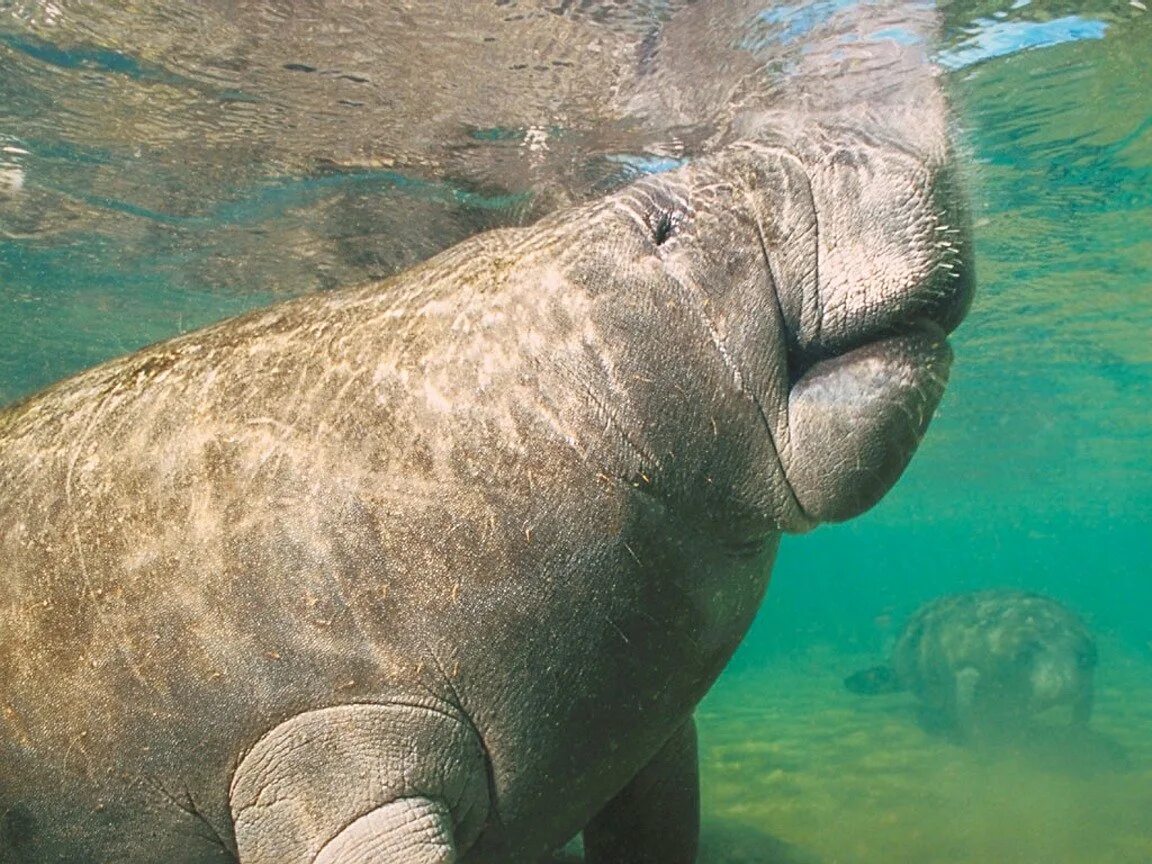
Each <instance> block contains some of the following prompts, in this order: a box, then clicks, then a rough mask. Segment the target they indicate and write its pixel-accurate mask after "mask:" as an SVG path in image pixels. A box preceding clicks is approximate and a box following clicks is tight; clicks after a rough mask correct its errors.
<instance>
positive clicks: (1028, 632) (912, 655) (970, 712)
mask: <svg viewBox="0 0 1152 864" xmlns="http://www.w3.org/2000/svg"><path fill="white" fill-rule="evenodd" d="M1096 661H1097V651H1096V642H1095V639H1094V638H1093V636H1092V634H1091V632H1089V630H1088V628H1087V627H1086V626H1085V625H1084V622H1083V621H1082V620H1081V619H1080V617H1079V616H1078V615H1077V614H1076V613H1075V612H1073V611H1072V610H1070V609H1068V608H1067V607H1065V606H1063V605H1062V604H1060V603H1058V602H1057V601H1055V600H1052V599H1050V598H1048V597H1044V596H1042V595H1040V594H1033V593H1029V592H1025V591H1011V590H987V591H976V592H971V593H966V594H955V595H951V596H947V597H940V598H938V599H936V600H933V601H931V602H929V603H927V604H925V605H924V606H923V607H921V608H920V609H919V610H918V611H917V612H916V613H915V614H914V615H912V617H911V618H909V619H908V622H907V623H906V624H905V625H904V627H903V629H902V630H901V631H900V635H899V636H898V637H897V639H896V644H895V647H894V649H893V652H892V661H891V665H889V666H877V667H874V668H871V669H864V670H862V671H860V672H856V673H855V674H853V675H850V676H849V677H848V678H847V679H845V682H844V683H845V686H847V688H848V689H849V690H851V691H852V692H854V693H861V694H869V695H874V694H878V693H894V692H898V691H901V690H909V691H911V692H912V693H913V694H914V695H915V696H916V698H917V699H918V700H920V703H921V704H922V706H923V709H924V712H925V714H924V717H925V720H926V721H927V722H928V723H929V724H931V725H936V726H939V727H940V728H942V729H944V730H947V731H951V732H956V733H959V734H960V735H962V736H968V735H971V734H972V733H974V732H977V731H981V730H982V728H983V729H995V727H997V726H1001V725H1003V724H1004V723H1008V724H1010V726H1011V725H1018V724H1019V723H1020V722H1021V720H1023V719H1024V718H1027V717H1028V716H1029V715H1032V714H1035V713H1037V712H1040V711H1044V710H1046V709H1048V708H1052V707H1055V706H1061V705H1062V706H1066V707H1068V708H1069V709H1070V711H1071V719H1072V722H1073V724H1076V725H1084V724H1087V722H1088V720H1089V717H1090V715H1091V713H1092V702H1093V676H1094V673H1095V669H1096Z"/></svg>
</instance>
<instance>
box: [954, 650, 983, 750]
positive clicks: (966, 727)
mask: <svg viewBox="0 0 1152 864" xmlns="http://www.w3.org/2000/svg"><path fill="white" fill-rule="evenodd" d="M979 683H980V673H979V672H978V671H977V670H976V669H973V668H972V667H971V666H968V667H965V668H964V669H961V670H960V671H959V672H957V673H956V682H955V687H956V689H955V692H954V693H953V696H952V699H953V703H952V715H953V719H954V722H955V726H956V731H957V732H958V733H959V734H960V735H961V736H963V737H966V738H967V737H970V736H971V735H972V734H973V733H974V732H975V731H976V710H975V709H976V687H977V686H978V685H979Z"/></svg>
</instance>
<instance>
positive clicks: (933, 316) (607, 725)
mask: <svg viewBox="0 0 1152 864" xmlns="http://www.w3.org/2000/svg"><path fill="white" fill-rule="evenodd" d="M893 44H897V43H893ZM898 47H901V48H902V47H903V43H902V42H901V43H899V46H898ZM849 50H850V51H854V50H857V47H856V43H854V44H853V45H852V46H850V48H849ZM851 65H852V66H853V68H858V66H857V64H851ZM927 68H928V67H925V69H927ZM477 74H479V73H477ZM896 80H898V81H899V80H903V79H902V78H898V79H896ZM916 80H917V81H919V82H920V83H921V84H924V86H927V87H928V89H927V90H926V91H925V90H923V89H915V90H914V94H915V97H916V98H915V99H913V100H912V102H909V103H906V104H902V108H901V110H900V111H897V110H896V109H895V108H893V107H892V104H890V103H887V102H885V101H883V99H881V98H879V97H878V98H877V101H875V102H868V101H867V99H865V101H864V102H860V103H859V104H857V103H852V104H857V108H856V109H854V110H853V111H852V112H849V113H846V114H841V113H828V112H825V111H822V110H816V108H815V107H814V106H813V105H812V104H810V103H805V102H803V101H796V102H794V103H789V104H791V105H792V107H788V105H779V104H778V105H774V106H764V105H754V106H751V107H748V110H746V111H744V112H742V113H741V114H740V116H739V118H735V119H738V121H739V122H735V120H734V123H733V125H732V127H731V128H732V129H733V130H735V131H734V132H733V135H732V137H731V139H730V140H725V141H724V142H723V143H722V145H719V146H717V147H716V148H715V149H714V150H710V151H709V152H706V153H703V154H702V155H700V156H699V157H698V158H693V159H691V160H689V161H688V162H687V164H684V165H683V166H681V167H679V168H677V169H676V170H673V171H668V172H666V173H662V174H658V175H653V176H647V177H643V178H641V179H639V180H638V181H636V182H634V183H632V184H631V185H628V186H625V187H624V188H622V189H620V190H618V191H616V192H613V193H612V194H608V195H605V196H603V197H600V198H597V199H595V200H591V201H588V202H585V203H582V204H579V205H576V206H571V207H564V208H561V209H558V210H556V211H554V212H552V213H550V214H549V215H547V216H545V217H544V218H542V219H541V220H540V221H538V222H536V223H535V224H533V225H530V226H524V227H514V228H505V229H500V230H495V231H492V232H488V233H483V234H479V235H476V236H474V237H471V238H469V239H466V240H464V241H463V242H461V243H460V244H458V245H456V246H453V247H452V248H450V249H448V250H446V251H444V252H442V253H441V254H439V255H437V256H435V257H433V258H431V259H429V260H427V261H425V262H423V263H421V264H418V265H416V266H415V267H413V268H411V269H409V270H406V271H404V272H402V273H400V274H398V275H397V276H395V277H393V278H390V279H388V280H386V281H384V282H379V283H373V284H367V285H361V286H353V287H349V288H345V289H341V290H336V291H332V292H329V293H324V294H315V295H308V296H304V297H301V298H297V299H294V300H290V301H287V302H284V303H281V304H278V305H274V306H272V307H270V308H267V309H264V310H260V311H256V312H252V313H249V314H246V315H243V316H240V317H237V318H234V319H231V320H227V321H224V322H222V323H219V324H216V325H214V326H211V327H208V328H206V329H203V330H199V331H196V332H192V333H189V334H185V335H183V336H179V337H177V338H174V339H172V340H170V341H166V342H163V343H160V344H157V345H153V346H151V347H147V348H144V349H142V350H140V351H138V352H136V353H133V354H131V355H129V356H127V357H124V358H121V359H116V360H112V361H110V362H107V363H105V364H103V365H100V366H98V367H95V368H93V369H90V370H88V371H86V372H83V373H80V374H78V375H76V376H74V377H71V378H69V379H67V380H64V381H62V382H60V383H58V384H56V385H54V386H52V387H50V388H48V389H47V390H45V391H42V392H40V393H38V394H35V395H33V396H31V397H30V398H27V399H26V400H24V401H23V402H21V403H19V404H16V405H14V406H12V407H10V408H8V409H7V410H5V411H4V412H3V413H0V573H2V574H3V584H4V588H5V590H4V592H3V597H2V601H0V633H3V641H2V642H0V646H2V648H0V697H2V702H0V708H2V711H0V766H2V768H0V859H3V860H5V861H24V862H65V861H67V862H75V861H100V862H104V861H107V862H112V861H115V862H119V864H158V862H165V864H208V862H223V861H231V862H240V864H296V862H300V864H305V862H310V864H369V862H383V861H388V862H403V864H420V862H441V864H448V862H456V861H461V862H516V861H526V860H531V859H533V858H534V857H536V856H539V855H542V854H545V853H547V852H549V851H550V850H554V849H556V848H559V847H561V846H562V845H563V844H564V843H565V842H566V841H567V840H569V838H571V837H573V836H575V835H576V834H578V833H582V838H583V844H584V849H585V853H586V857H587V859H588V860H589V861H590V862H592V864H595V862H612V861H662V862H669V864H675V862H685V864H687V862H690V861H692V860H693V858H694V855H695V849H696V843H697V840H696V838H697V831H698V822H699V816H698V810H699V804H698V801H699V793H698V788H697V766H696V739H695V731H694V725H693V719H692V715H693V710H694V708H695V706H696V704H697V703H698V702H699V700H700V699H701V697H702V696H703V695H704V693H705V692H706V691H707V689H708V687H709V686H710V684H711V683H712V682H713V681H714V680H715V678H716V676H717V675H718V674H719V673H720V671H721V669H722V668H723V667H724V665H725V663H726V661H727V660H728V658H729V657H730V656H731V654H732V652H733V651H734V650H735V648H736V646H737V645H738V643H739V641H740V639H741V638H742V636H743V634H744V632H745V631H746V629H747V628H748V626H749V624H750V622H751V621H752V619H753V616H754V615H755V613H756V610H757V607H758V605H759V603H760V601H761V598H762V596H763V594H764V592H765V589H766V587H767V584H768V579H769V573H770V569H771V565H772V562H773V559H774V557H775V553H776V549H777V546H778V543H779V540H780V537H781V535H782V534H783V533H785V532H799V531H805V530H808V529H810V528H812V527H813V526H815V525H817V524H818V523H821V522H827V521H837V520H842V519H848V518H850V517H852V516H854V515H856V514H858V513H860V512H862V511H864V510H865V509H867V508H868V507H870V506H871V505H872V504H873V503H875V502H876V501H877V500H878V499H879V498H880V497H881V496H882V495H883V494H884V493H885V491H886V490H887V489H888V488H890V487H891V485H892V484H893V483H894V482H895V481H896V480H897V478H898V476H899V475H900V473H901V472H902V471H903V469H904V468H905V466H906V465H907V463H908V460H909V459H910V458H911V456H912V453H913V451H914V450H915V448H916V446H917V444H918V442H919V441H920V440H921V437H922V436H923V434H924V433H925V431H926V429H927V426H928V424H929V421H930V418H931V417H932V415H933V412H934V410H935V408H936V405H937V403H938V401H939V399H940V398H941V394H942V392H943V389H944V387H945V382H946V379H947V376H948V370H949V365H950V362H951V350H950V348H949V345H948V340H947V334H948V333H949V332H950V331H952V330H953V329H954V328H955V327H956V326H958V324H959V323H960V321H961V319H962V318H963V317H964V314H965V311H966V309H967V306H968V304H969V301H970V298H971V294H972V290H973V275H972V269H971V260H970V251H969V242H968V234H967V229H966V227H965V225H966V222H965V218H964V207H963V202H962V200H961V197H960V193H959V191H958V188H957V182H956V179H955V173H956V172H955V170H954V166H953V161H952V157H951V151H950V148H949V146H948V143H947V138H946V135H945V134H944V133H945V129H946V124H945V116H944V113H943V101H942V99H941V98H940V97H939V93H938V91H937V90H936V89H934V87H933V86H929V85H931V82H932V81H933V80H934V79H933V78H932V76H931V75H930V74H929V75H926V76H924V77H921V78H917V79H916ZM925 82H927V83H925ZM881 89H883V88H881ZM862 92H863V91H862ZM891 92H892V89H891V88H889V89H888V90H886V91H885V93H886V94H888V95H889V96H890V95H891ZM925 92H927V93H928V98H927V99H926V100H925V99H923V98H921V97H922V96H924V93H925ZM849 102H851V100H849ZM737 133H738V134H737Z"/></svg>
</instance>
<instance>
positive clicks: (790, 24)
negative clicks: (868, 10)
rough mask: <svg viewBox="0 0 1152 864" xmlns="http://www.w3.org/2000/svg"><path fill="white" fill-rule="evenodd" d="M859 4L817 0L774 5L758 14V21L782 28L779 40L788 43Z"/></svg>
mask: <svg viewBox="0 0 1152 864" xmlns="http://www.w3.org/2000/svg"><path fill="white" fill-rule="evenodd" d="M856 5H858V0H816V2H813V3H794V4H791V5H787V4H785V5H780V6H773V7H772V8H770V9H765V10H764V11H763V12H761V13H760V14H759V15H757V16H756V18H757V20H758V21H762V22H764V23H765V24H772V25H775V26H777V27H779V28H780V30H779V33H778V34H777V36H776V39H777V41H779V42H783V43H787V42H795V41H797V40H799V39H802V38H804V37H805V36H807V35H808V34H809V33H811V32H812V31H813V30H815V29H816V27H817V26H819V25H820V24H822V23H824V22H825V21H827V20H828V18H830V17H831V16H832V15H834V14H836V13H837V12H840V11H842V10H844V9H849V8H851V7H853V6H856Z"/></svg>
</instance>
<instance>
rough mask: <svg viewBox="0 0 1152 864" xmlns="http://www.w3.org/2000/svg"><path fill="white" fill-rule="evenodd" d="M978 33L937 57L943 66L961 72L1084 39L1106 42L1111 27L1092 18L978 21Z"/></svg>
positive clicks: (976, 31)
mask: <svg viewBox="0 0 1152 864" xmlns="http://www.w3.org/2000/svg"><path fill="white" fill-rule="evenodd" d="M973 23H974V25H975V27H976V28H977V29H976V30H975V32H974V33H973V34H972V35H971V36H970V37H969V38H968V39H966V40H965V41H964V42H963V43H962V44H960V45H958V46H956V47H955V48H950V49H948V50H946V51H942V52H940V54H939V55H937V58H936V59H937V61H938V62H939V63H940V65H942V66H944V67H945V68H948V69H961V68H963V67H965V66H971V65H972V64H974V63H979V62H981V61H983V60H990V59H992V58H993V57H1002V56H1004V55H1006V54H1016V53H1018V52H1020V51H1026V50H1028V49H1029V48H1045V47H1048V46H1051V45H1060V44H1062V43H1064V42H1078V41H1080V40H1082V39H1103V38H1104V34H1105V32H1106V31H1107V29H1108V25H1107V24H1106V23H1104V22H1103V21H1097V20H1095V19H1092V18H1082V17H1081V16H1079V15H1068V16H1065V17H1064V18H1055V19H1053V20H1051V21H997V20H994V19H992V18H978V19H977V20H976V21H975V22H973Z"/></svg>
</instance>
